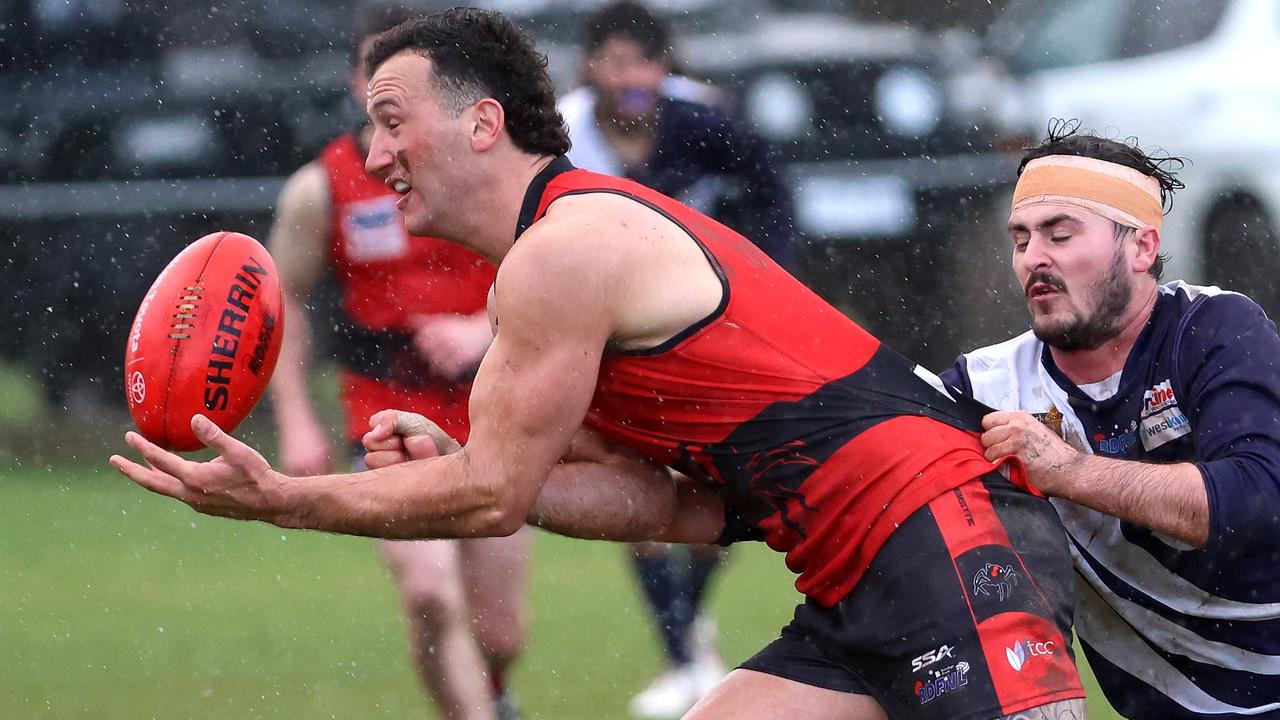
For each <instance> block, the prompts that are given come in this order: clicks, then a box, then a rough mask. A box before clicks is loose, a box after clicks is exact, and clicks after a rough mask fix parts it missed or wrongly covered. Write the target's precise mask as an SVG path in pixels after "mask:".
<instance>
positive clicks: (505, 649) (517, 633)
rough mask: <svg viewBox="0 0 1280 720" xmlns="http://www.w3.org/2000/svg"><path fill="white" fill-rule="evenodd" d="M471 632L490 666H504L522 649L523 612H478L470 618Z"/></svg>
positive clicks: (523, 638)
mask: <svg viewBox="0 0 1280 720" xmlns="http://www.w3.org/2000/svg"><path fill="white" fill-rule="evenodd" d="M472 633H473V634H474V635H475V638H476V642H477V644H479V646H480V650H481V652H483V653H484V656H485V659H486V660H488V662H489V665H490V666H492V667H498V668H503V667H506V666H508V665H510V664H511V663H513V662H515V660H516V658H518V657H520V653H522V652H523V651H524V644H525V640H526V634H525V633H526V624H525V619H524V617H523V613H519V612H517V613H496V614H494V613H479V614H477V615H476V616H475V617H474V618H473V619H472Z"/></svg>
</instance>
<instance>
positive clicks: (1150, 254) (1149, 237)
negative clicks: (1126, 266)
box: [1131, 225, 1160, 273]
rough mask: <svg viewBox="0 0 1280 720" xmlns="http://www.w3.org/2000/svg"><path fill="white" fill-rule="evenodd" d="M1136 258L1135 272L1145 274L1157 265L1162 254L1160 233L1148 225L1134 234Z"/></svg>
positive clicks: (1134, 259)
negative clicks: (1157, 260)
mask: <svg viewBox="0 0 1280 720" xmlns="http://www.w3.org/2000/svg"><path fill="white" fill-rule="evenodd" d="M1131 242H1133V244H1134V251H1135V252H1134V256H1133V271H1134V272H1137V273H1144V272H1147V271H1148V270H1150V269H1151V266H1152V265H1155V262H1156V257H1157V256H1158V255H1159V254H1160V231H1159V230H1157V229H1155V228H1153V227H1151V226H1150V225H1148V226H1147V227H1143V228H1139V229H1138V230H1137V231H1136V232H1134V233H1133V239H1132V240H1131Z"/></svg>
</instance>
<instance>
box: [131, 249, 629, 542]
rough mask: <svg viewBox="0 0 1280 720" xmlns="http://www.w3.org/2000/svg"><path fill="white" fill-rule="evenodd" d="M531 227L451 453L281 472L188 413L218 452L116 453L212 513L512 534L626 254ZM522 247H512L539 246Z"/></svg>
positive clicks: (589, 387)
mask: <svg viewBox="0 0 1280 720" xmlns="http://www.w3.org/2000/svg"><path fill="white" fill-rule="evenodd" d="M575 229H579V228H567V229H561V230H560V231H557V229H556V228H555V227H554V226H553V225H551V224H545V225H544V224H539V226H537V227H535V228H533V229H531V230H529V231H528V232H527V233H526V234H525V237H523V238H522V239H521V243H522V247H517V248H516V249H515V250H513V251H511V253H510V254H509V255H508V257H507V259H506V261H505V262H504V263H503V266H502V269H501V270H500V271H499V275H498V281H497V285H496V287H497V291H496V293H495V301H494V302H495V314H496V316H497V318H498V332H497V334H496V337H495V338H494V342H493V345H492V346H491V347H490V349H489V352H488V353H487V354H486V355H485V358H484V361H483V362H482V363H481V364H480V369H479V371H478V372H477V375H476V380H475V383H474V385H473V387H472V394H471V400H470V413H471V436H470V439H469V442H468V443H467V445H466V446H465V447H464V448H462V449H461V450H460V451H459V452H457V453H454V454H452V455H447V456H444V457H439V458H432V459H426V460H417V461H412V462H407V463H402V464H398V465H393V466H390V467H385V468H382V469H379V470H372V471H368V472H363V473H355V474H350V475H326V476H319V477H314V478H304V479H298V478H292V477H287V476H284V475H281V474H280V473H276V472H274V471H273V470H271V468H270V467H269V466H268V465H267V464H266V462H265V460H263V459H262V458H261V456H260V455H258V454H257V453H256V452H254V451H253V449H252V448H249V447H248V446H247V445H244V444H243V443H240V442H239V441H237V440H234V439H233V438H231V437H229V436H227V435H226V434H225V433H223V432H221V431H220V430H218V429H217V428H215V427H213V426H212V423H209V422H208V421H207V420H205V419H204V418H202V417H200V416H197V417H196V418H195V420H194V421H193V427H194V428H195V430H196V434H197V436H198V437H200V438H201V440H203V441H205V443H206V444H207V445H209V446H210V447H211V448H213V449H214V450H216V451H218V453H219V455H220V457H219V458H217V459H216V460H214V461H212V462H207V463H195V462H191V461H188V460H185V459H183V458H182V457H180V456H178V455H175V454H173V453H169V452H166V451H164V450H161V449H160V448H158V447H156V446H154V445H152V444H151V443H148V442H147V441H146V440H144V439H143V438H141V437H140V436H139V435H137V434H136V433H130V434H129V435H128V436H127V441H128V443H129V445H130V446H131V447H133V448H134V449H135V450H137V451H138V452H140V453H141V454H142V456H143V457H144V458H145V459H146V461H147V462H148V463H149V464H150V466H151V467H146V466H143V465H140V464H137V463H134V462H132V461H130V460H128V459H126V458H123V457H120V456H114V457H113V458H112V459H111V462H112V464H113V465H114V466H115V467H116V468H117V469H119V470H120V471H121V472H123V473H125V474H126V475H128V476H129V477H130V478H132V479H133V480H134V481H135V482H138V483H139V484H141V485H143V486H144V487H146V488H148V489H150V490H153V491H155V492H159V493H162V494H165V495H169V496H171V497H175V498H178V499H180V500H182V501H183V502H186V503H188V504H189V505H191V506H192V507H194V508H195V509H197V510H199V511H201V512H205V513H208V514H214V515H223V516H229V517H236V518H242V519H259V520H265V521H268V522H272V523H274V524H277V525H281V526H285V527H298V528H311V529H320V530H329V531H333V532H341V533H347V534H355V535H371V536H376V537H386V538H428V537H472V536H491V535H505V534H510V533H512V532H514V531H515V530H517V529H518V528H519V527H520V526H521V525H523V524H524V521H525V518H526V516H527V514H528V512H529V508H530V506H531V505H532V504H533V501H534V498H535V497H537V495H538V492H539V491H540V490H541V488H542V485H543V483H544V482H545V481H546V479H547V476H548V475H549V474H550V473H551V470H552V468H553V467H554V466H555V465H556V464H557V462H558V461H559V460H560V458H561V457H563V456H564V454H565V452H566V451H567V450H568V448H569V445H570V441H571V439H572V437H573V435H574V433H575V432H576V431H577V430H578V428H579V427H580V426H581V425H582V420H583V418H584V417H585V415H586V412H587V407H588V405H589V403H590V401H591V397H592V395H593V393H594V390H595V383H596V377H597V374H598V372H599V367H600V359H601V356H602V353H603V351H604V347H605V344H606V343H607V342H608V340H609V337H610V334H611V332H612V319H611V307H612V302H613V300H614V295H613V293H618V292H625V291H626V287H625V283H624V282H619V281H618V276H619V275H620V274H621V273H622V271H623V269H624V267H623V265H622V264H623V263H625V262H626V261H625V258H620V257H616V256H614V255H611V254H610V253H609V252H608V251H607V250H606V249H604V248H602V247H601V246H600V244H599V243H592V242H590V239H591V236H586V237H584V235H583V234H582V233H580V232H573V231H572V230H575ZM539 246H541V248H540V249H538V250H536V251H525V250H522V248H537V247H539Z"/></svg>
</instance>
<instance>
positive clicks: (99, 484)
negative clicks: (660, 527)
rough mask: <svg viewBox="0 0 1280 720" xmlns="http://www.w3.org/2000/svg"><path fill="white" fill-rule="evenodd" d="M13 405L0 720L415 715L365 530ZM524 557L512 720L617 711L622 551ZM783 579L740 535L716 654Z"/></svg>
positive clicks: (94, 425)
mask: <svg viewBox="0 0 1280 720" xmlns="http://www.w3.org/2000/svg"><path fill="white" fill-rule="evenodd" d="M0 384H3V383H0ZM0 394H2V393H0ZM2 403H3V398H0V404H2ZM23 413H24V416H23V418H22V421H21V423H20V424H15V423H14V422H13V418H14V415H12V414H10V415H9V416H8V422H0V453H3V454H4V455H6V456H7V457H8V459H9V461H10V462H9V467H8V468H7V469H0V659H3V666H2V667H0V719H5V720H8V719H15V720H28V719H37V718H59V719H61V718H86V719H87V718H93V719H95V720H96V719H99V718H120V719H122V720H126V719H127V720H132V719H134V718H155V719H168V718H174V719H186V718H193V719H194V718H209V719H213V718H218V719H223V718H280V719H288V720H294V719H301V718H335V719H348V718H349V719H357V718H358V719H365V718H420V717H424V716H429V713H428V712H427V711H426V710H425V703H424V701H423V699H422V696H421V694H420V692H419V690H418V687H417V685H416V683H415V681H414V679H413V676H412V674H411V671H410V669H409V666H408V661H407V655H406V650H405V648H404V643H403V637H402V629H401V624H400V619H399V616H398V611H397V607H396V601H395V598H394V595H393V593H392V591H391V587H390V583H389V581H388V579H387V577H386V575H385V574H384V571H383V570H382V568H381V565H380V564H379V562H378V560H377V558H376V556H375V554H374V550H373V547H372V545H371V544H370V543H369V542H368V541H365V540H361V539H357V538H343V537H335V536H328V535H323V534H319V533H305V532H283V531H280V530H278V529H274V528H271V527H268V526H264V525H259V524H246V523H235V522H231V521H226V520H220V519H214V518H207V517H203V516H200V515H197V514H195V513H193V512H191V511H190V510H187V509H186V508H185V507H183V506H181V505H179V504H177V503H174V502H172V501H168V500H165V499H163V498H159V497H156V496H152V495H149V494H147V493H146V492H145V491H143V490H141V489H139V488H137V487H135V486H133V485H132V484H131V483H129V482H128V481H127V480H125V479H124V478H123V477H121V476H118V475H116V474H115V473H114V472H112V471H110V470H109V469H108V468H107V467H106V463H105V460H106V457H107V454H108V452H109V451H111V450H119V449H120V446H119V444H118V443H117V441H116V440H115V438H118V437H119V435H118V431H119V429H120V424H119V418H114V419H111V420H109V421H107V422H103V423H98V422H85V420H84V419H81V420H79V421H74V422H70V423H67V422H65V417H64V416H56V417H54V418H53V419H48V417H49V416H47V415H46V414H44V413H40V412H38V411H36V410H30V409H28V410H24V411H23ZM259 427H260V426H259ZM255 435H256V438H255V437H254V436H255ZM250 436H251V442H255V444H259V445H261V446H263V447H269V445H268V444H267V443H268V442H269V438H268V437H267V436H265V435H262V434H257V433H253V432H252V430H251V431H250ZM534 562H535V566H534V572H533V580H532V598H531V605H532V609H533V624H532V637H531V642H530V647H529V650H528V652H527V653H526V655H525V656H524V658H523V660H522V661H521V663H520V665H519V666H518V667H517V669H516V671H515V674H514V684H515V686H516V688H517V691H518V693H519V695H520V698H521V704H522V706H523V708H524V710H525V716H526V717H527V718H530V719H537V718H545V719H548V720H572V719H575V718H582V719H584V720H585V719H587V718H591V719H593V720H595V719H607V718H624V717H626V713H625V710H626V704H627V701H628V699H629V698H630V696H631V695H632V694H633V693H634V692H635V691H636V690H638V689H639V688H640V687H641V686H642V685H643V684H644V683H645V682H647V680H648V679H649V678H650V677H652V675H653V674H654V673H655V671H656V670H657V669H658V668H659V664H660V660H659V654H658V647H657V645H656V642H655V639H654V637H653V635H652V633H651V632H650V631H649V628H648V626H647V624H646V623H647V620H646V618H645V616H644V615H643V614H642V613H641V611H640V607H639V599H638V595H637V592H636V591H635V589H634V587H633V584H632V580H631V577H630V575H629V573H628V572H627V568H626V565H624V562H623V555H622V549H621V548H620V547H618V546H616V545H612V544H606V543H590V542H584V541H576V540H567V539H563V538H558V537H554V536H549V535H541V536H540V537H539V538H538V540H537V544H536V548H535V559H534ZM791 582H792V578H791V575H790V573H789V572H788V571H787V570H786V568H785V567H784V566H783V564H782V561H781V558H780V556H777V555H774V554H773V553H771V552H769V551H768V550H767V549H766V548H764V547H763V546H761V545H755V544H747V545H744V546H739V548H738V549H737V550H736V551H735V554H734V556H733V558H732V560H731V562H730V565H729V567H728V569H727V570H726V571H725V572H724V574H723V575H722V576H721V577H720V579H719V581H718V584H717V586H716V588H715V590H714V593H713V596H712V601H711V604H712V609H713V612H714V613H715V615H716V616H717V617H718V619H719V622H720V628H721V645H722V649H723V651H724V654H725V656H726V659H727V660H729V661H731V662H736V661H739V660H741V659H743V658H745V657H747V656H748V655H750V654H751V653H753V652H754V651H755V650H758V649H759V648H760V647H761V646H763V645H764V644H765V643H766V642H768V641H769V640H770V639H771V638H772V637H774V634H775V633H776V631H777V629H778V628H779V627H781V626H782V625H783V624H784V623H785V622H786V621H787V619H788V618H789V617H790V614H791V610H792V607H793V605H794V603H795V602H796V600H797V598H798V596H797V595H796V593H795V592H794V590H793V589H792V587H791ZM888 620H891V619H888ZM1096 697H1097V695H1096V693H1095V698H1096ZM1093 702H1094V705H1093V706H1092V713H1093V714H1092V717H1093V718H1104V719H1105V718H1111V717H1115V716H1114V715H1112V714H1110V712H1109V710H1104V709H1102V707H1103V706H1102V705H1101V704H1100V703H1099V702H1098V701H1097V700H1096V699H1095V700H1094V701H1093Z"/></svg>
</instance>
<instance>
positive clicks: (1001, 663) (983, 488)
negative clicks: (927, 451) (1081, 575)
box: [741, 473, 1084, 720]
mask: <svg viewBox="0 0 1280 720" xmlns="http://www.w3.org/2000/svg"><path fill="white" fill-rule="evenodd" d="M1071 583H1072V570H1071V557H1070V555H1069V554H1068V552H1067V546H1066V535H1065V533H1064V532H1063V530H1062V525H1061V523H1060V522H1059V520H1058V516H1057V513H1056V512H1055V511H1054V509H1053V507H1052V506H1051V505H1050V504H1049V503H1048V502H1047V501H1046V500H1044V499H1042V498H1036V497H1033V496H1031V495H1029V494H1027V493H1025V492H1023V491H1022V490H1019V489H1017V488H1015V487H1014V486H1013V485H1012V484H1011V483H1010V482H1009V481H1008V480H1007V479H1005V478H1004V477H1003V476H1001V475H999V474H996V473H991V474H988V475H985V476H983V477H981V478H976V479H974V480H972V481H970V482H968V483H966V484H964V485H962V486H960V487H959V488H956V489H955V490H953V491H951V492H948V493H947V494H945V495H943V496H941V497H938V498H935V499H934V500H933V501H932V502H930V503H929V504H928V505H927V506H925V507H923V508H921V509H920V510H917V511H916V512H915V513H914V514H913V515H911V516H910V517H909V518H908V519H907V521H906V522H905V523H903V524H902V526H901V527H900V528H898V529H897V530H896V531H894V533H893V535H891V536H890V537H889V540H888V541H887V542H886V543H885V545H884V547H883V548H881V550H880V552H879V553H878V554H877V555H876V557H875V559H874V560H873V561H872V563H871V566H870V568H869V569H868V571H867V573H866V575H865V576H864V577H863V579H862V581H861V582H860V583H859V584H858V586H857V587H855V588H854V589H853V591H852V592H851V593H849V595H847V596H846V597H845V598H844V599H843V600H841V601H840V602H839V603H837V604H836V605H834V606H832V607H829V608H828V607H822V606H820V605H818V604H817V603H815V602H813V601H812V600H809V601H807V602H806V603H805V604H803V605H800V606H799V607H797V608H796V613H795V618H794V619H793V620H792V621H791V623H790V624H789V625H787V627H785V628H783V630H782V633H781V636H780V637H779V638H778V639H777V640H775V641H774V642H772V643H770V644H769V646H768V647H766V648H765V649H764V650H762V651H760V652H759V653H757V654H756V655H755V656H754V657H752V658H751V659H750V660H747V661H746V662H745V663H743V664H742V666H741V667H743V668H745V669H748V670H755V671H758V672H764V673H769V674H771V675H777V676H779V677H783V678H787V679H789V680H794V681H797V682H802V683H805V684H808V685H814V686H817V687H823V688H827V689H831V690H838V691H844V692H851V693H858V694H861V695H870V696H872V697H874V698H875V699H876V700H877V701H879V703H880V705H881V706H882V707H883V708H884V709H885V712H887V713H888V714H889V717H892V718H928V719H930V720H933V719H938V720H941V719H942V718H948V719H951V720H969V719H972V720H990V719H991V718H997V717H1002V716H1004V715H1009V714H1013V713H1016V712H1020V711H1023V710H1027V709H1029V708H1034V707H1038V706H1040V705H1045V704H1048V703H1052V702H1057V701H1060V700H1066V699H1070V698H1079V697H1084V689H1083V687H1082V686H1081V684H1080V676H1079V675H1078V674H1077V672H1076V667H1075V662H1074V658H1073V656H1072V652H1071V615H1072V596H1071Z"/></svg>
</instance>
